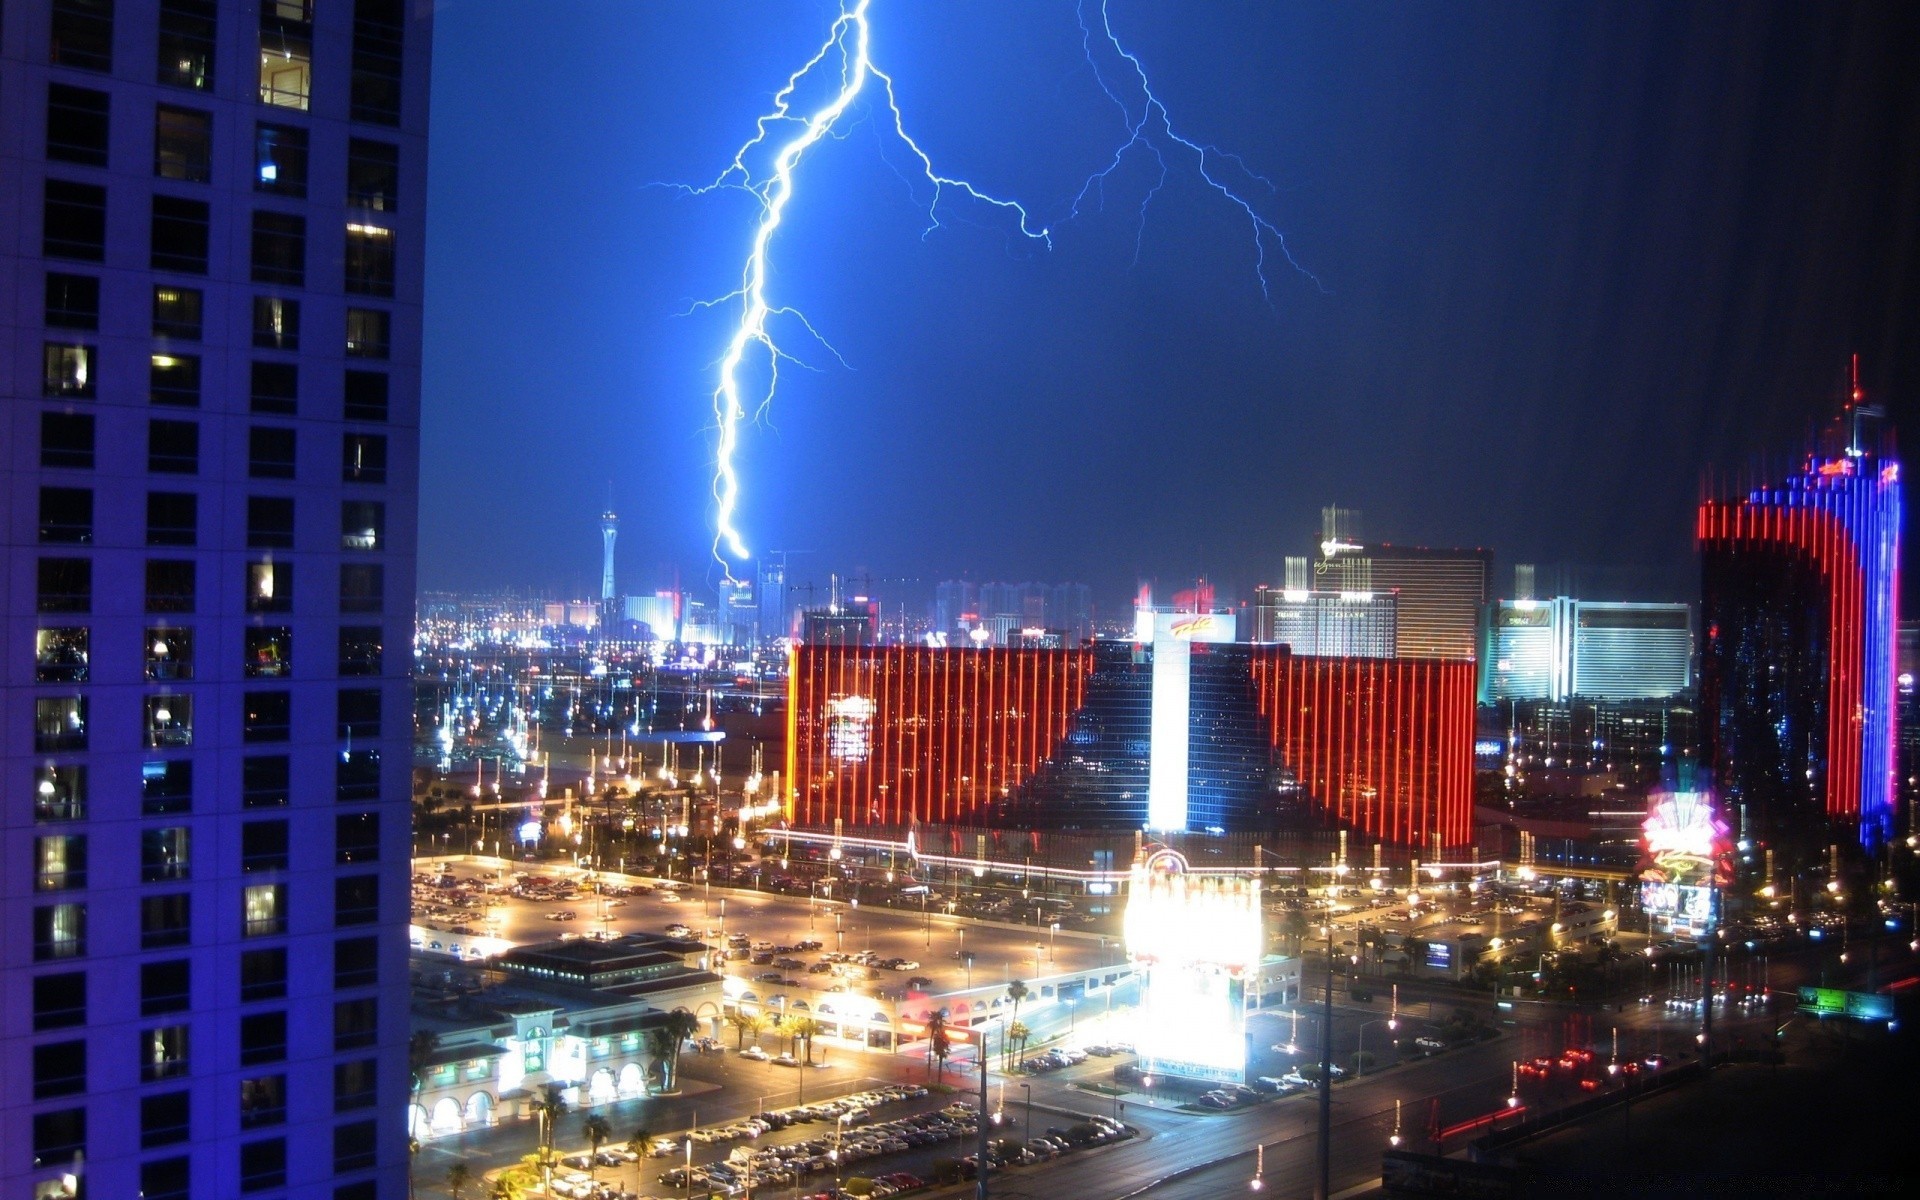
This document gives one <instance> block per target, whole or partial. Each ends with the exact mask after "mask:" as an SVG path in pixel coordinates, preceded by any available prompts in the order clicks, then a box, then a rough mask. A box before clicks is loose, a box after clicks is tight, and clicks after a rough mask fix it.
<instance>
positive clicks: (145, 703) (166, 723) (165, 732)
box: [141, 694, 193, 750]
mask: <svg viewBox="0 0 1920 1200" xmlns="http://www.w3.org/2000/svg"><path fill="white" fill-rule="evenodd" d="M141 707H142V709H143V711H144V719H145V724H144V734H145V740H144V741H143V742H142V743H141V744H142V745H144V746H146V747H147V748H148V749H149V750H172V749H179V748H182V747H186V746H191V745H193V697H192V696H188V695H180V694H163V695H159V696H147V697H144V698H142V700H141Z"/></svg>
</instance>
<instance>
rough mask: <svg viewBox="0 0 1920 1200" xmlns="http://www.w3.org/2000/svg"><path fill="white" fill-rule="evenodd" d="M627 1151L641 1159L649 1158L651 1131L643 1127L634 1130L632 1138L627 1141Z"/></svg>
mask: <svg viewBox="0 0 1920 1200" xmlns="http://www.w3.org/2000/svg"><path fill="white" fill-rule="evenodd" d="M627 1151H628V1153H630V1154H638V1155H639V1156H640V1157H641V1158H648V1157H651V1156H652V1154H653V1130H651V1129H648V1128H647V1127H646V1126H645V1125H642V1126H640V1127H639V1128H637V1129H635V1130H634V1131H633V1136H632V1137H630V1138H628V1139H627Z"/></svg>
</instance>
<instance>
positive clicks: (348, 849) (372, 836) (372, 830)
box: [333, 813, 380, 865]
mask: <svg viewBox="0 0 1920 1200" xmlns="http://www.w3.org/2000/svg"><path fill="white" fill-rule="evenodd" d="M333 857H334V861H335V862H336V863H339V864H341V865H345V864H347V863H370V862H379V861H380V814H379V813H342V814H341V815H340V816H337V817H335V818H334V819H333Z"/></svg>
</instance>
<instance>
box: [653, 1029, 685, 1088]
mask: <svg viewBox="0 0 1920 1200" xmlns="http://www.w3.org/2000/svg"><path fill="white" fill-rule="evenodd" d="M646 1045H647V1058H648V1059H649V1060H650V1061H652V1062H655V1063H658V1064H659V1065H660V1090H661V1091H663V1092H666V1091H671V1090H672V1089H673V1067H674V1064H675V1063H676V1062H677V1061H678V1055H679V1053H680V1045H679V1043H678V1042H677V1041H675V1040H674V1036H673V1034H672V1033H671V1032H670V1031H669V1030H667V1029H664V1028H660V1027H655V1028H653V1029H649V1030H647V1041H646Z"/></svg>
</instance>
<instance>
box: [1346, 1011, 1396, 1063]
mask: <svg viewBox="0 0 1920 1200" xmlns="http://www.w3.org/2000/svg"><path fill="white" fill-rule="evenodd" d="M1397 1024H1399V1022H1397V1021H1395V1020H1393V1019H1392V1018H1391V1017H1381V1018H1380V1019H1378V1020H1374V1021H1368V1022H1366V1023H1365V1024H1363V1025H1361V1026H1360V1048H1359V1049H1358V1050H1356V1051H1355V1052H1354V1056H1353V1065H1354V1066H1355V1067H1356V1068H1357V1070H1356V1072H1355V1073H1356V1074H1357V1075H1365V1074H1366V1073H1367V1030H1369V1029H1371V1028H1373V1027H1374V1026H1375V1025H1385V1026H1386V1027H1387V1030H1388V1032H1392V1030H1393V1028H1394V1026H1395V1025H1397ZM1393 1041H1394V1042H1395V1043H1396V1044H1397V1043H1398V1042H1399V1041H1400V1039H1399V1038H1394V1039H1393Z"/></svg>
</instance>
